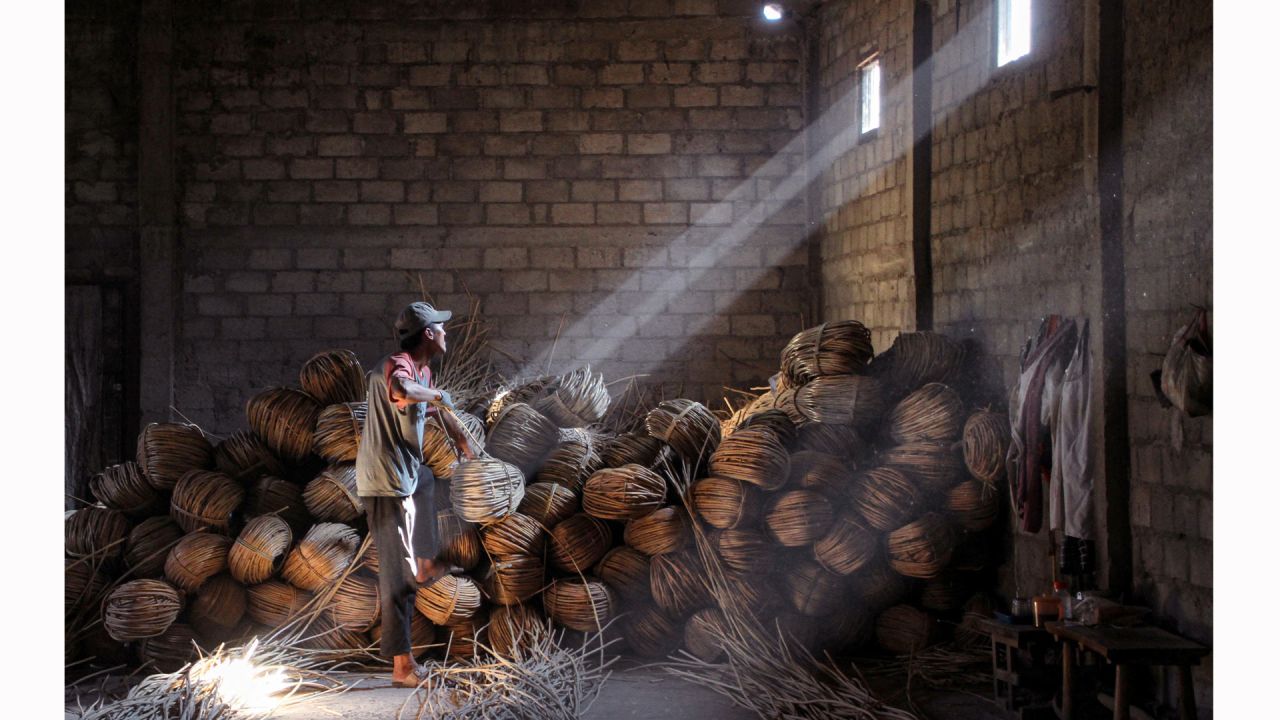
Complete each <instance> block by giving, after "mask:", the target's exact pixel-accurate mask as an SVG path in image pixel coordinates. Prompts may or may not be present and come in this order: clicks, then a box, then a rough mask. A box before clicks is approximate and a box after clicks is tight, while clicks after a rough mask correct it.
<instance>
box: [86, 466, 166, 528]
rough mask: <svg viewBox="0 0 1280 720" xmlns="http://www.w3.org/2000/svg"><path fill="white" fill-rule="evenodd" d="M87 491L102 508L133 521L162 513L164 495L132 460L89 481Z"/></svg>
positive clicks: (109, 468) (105, 470)
mask: <svg viewBox="0 0 1280 720" xmlns="http://www.w3.org/2000/svg"><path fill="white" fill-rule="evenodd" d="M89 490H90V491H91V492H93V496H94V497H95V498H97V499H98V500H99V501H100V502H101V503H102V504H103V505H105V506H106V507H108V508H110V509H112V510H119V511H120V512H122V513H124V514H125V515H128V516H130V517H135V518H145V517H150V516H152V515H155V514H157V513H159V512H163V511H164V507H165V502H164V496H163V495H162V494H161V493H159V492H158V491H157V490H156V489H155V488H154V487H152V486H151V483H149V482H147V477H146V476H145V475H143V474H142V468H140V467H138V464H137V463H135V462H133V461H131V460H130V461H127V462H122V463H119V464H116V465H111V466H108V467H106V468H104V469H103V470H102V472H100V473H98V474H97V475H94V476H93V477H92V478H91V479H90V480H89Z"/></svg>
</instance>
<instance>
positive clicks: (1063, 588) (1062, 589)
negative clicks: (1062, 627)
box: [1053, 580, 1075, 620]
mask: <svg viewBox="0 0 1280 720" xmlns="http://www.w3.org/2000/svg"><path fill="white" fill-rule="evenodd" d="M1053 594H1054V595H1055V596H1057V598H1058V602H1059V604H1060V606H1059V607H1060V609H1059V612H1060V613H1061V614H1062V615H1061V619H1062V620H1071V619H1074V617H1075V616H1074V615H1073V614H1072V612H1071V611H1072V610H1073V605H1074V602H1073V600H1074V598H1072V597H1071V590H1069V589H1068V587H1067V583H1065V582H1063V581H1062V580H1055V581H1054V582H1053Z"/></svg>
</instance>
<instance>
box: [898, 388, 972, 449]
mask: <svg viewBox="0 0 1280 720" xmlns="http://www.w3.org/2000/svg"><path fill="white" fill-rule="evenodd" d="M888 422H889V436H890V437H892V438H893V439H894V440H895V441H897V442H899V443H908V442H917V441H921V440H924V441H931V442H951V441H953V440H955V439H956V437H957V436H958V435H959V434H960V428H961V423H963V422H964V402H963V401H962V400H961V399H960V396H959V395H958V394H957V393H956V391H955V390H952V389H951V388H949V387H947V386H946V385H943V384H942V383H929V384H927V385H925V386H923V387H921V388H920V389H919V390H916V391H915V392H913V393H911V394H910V395H908V396H906V397H905V398H903V399H902V401H901V402H899V403H898V404H897V406H896V407H894V408H893V411H892V412H890V413H889V417H888Z"/></svg>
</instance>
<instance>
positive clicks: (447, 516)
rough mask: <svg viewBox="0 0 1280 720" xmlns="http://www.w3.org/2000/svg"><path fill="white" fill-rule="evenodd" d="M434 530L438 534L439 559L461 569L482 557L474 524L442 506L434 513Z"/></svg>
mask: <svg viewBox="0 0 1280 720" xmlns="http://www.w3.org/2000/svg"><path fill="white" fill-rule="evenodd" d="M436 532H437V533H438V534H439V536H440V559H442V560H444V561H445V562H447V563H450V564H452V565H457V566H459V567H461V568H462V569H463V570H470V569H472V568H474V567H475V566H476V565H478V564H479V563H480V560H481V558H483V557H484V548H483V547H482V546H481V545H480V535H479V533H477V532H476V526H475V525H474V524H472V523H469V522H467V521H466V520H463V519H462V518H460V517H458V516H457V515H456V514H455V513H454V512H453V511H452V510H450V509H448V508H444V509H442V510H440V511H438V512H437V513H436Z"/></svg>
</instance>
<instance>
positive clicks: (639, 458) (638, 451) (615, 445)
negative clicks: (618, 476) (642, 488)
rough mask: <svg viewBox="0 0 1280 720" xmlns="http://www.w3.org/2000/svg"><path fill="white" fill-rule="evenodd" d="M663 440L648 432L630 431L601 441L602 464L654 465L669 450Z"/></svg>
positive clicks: (615, 465)
mask: <svg viewBox="0 0 1280 720" xmlns="http://www.w3.org/2000/svg"><path fill="white" fill-rule="evenodd" d="M667 449H668V448H667V446H666V445H664V444H663V442H662V441H661V440H659V439H658V438H656V437H653V436H652V435H649V434H647V433H640V432H629V433H623V434H621V435H618V436H617V437H615V438H613V439H611V440H608V441H607V442H603V443H600V450H599V452H600V465H601V466H602V467H622V466H623V465H631V464H635V465H643V466H645V467H647V468H652V467H654V464H655V463H657V462H659V461H660V460H661V458H662V457H663V455H664V454H665V453H664V452H663V451H664V450H667Z"/></svg>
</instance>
